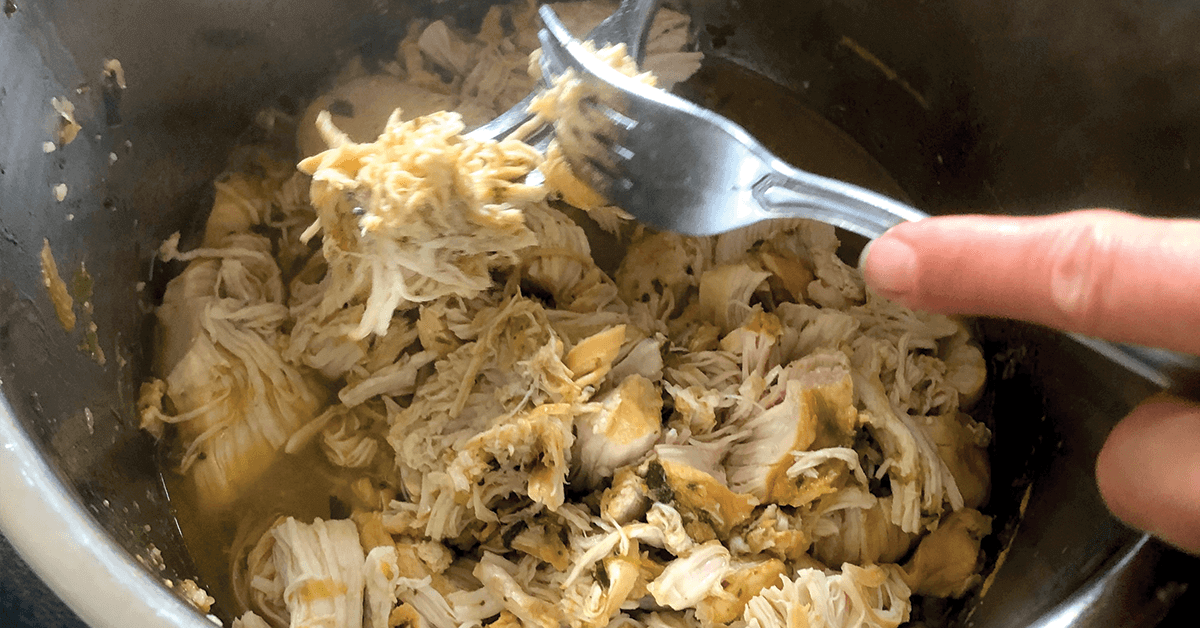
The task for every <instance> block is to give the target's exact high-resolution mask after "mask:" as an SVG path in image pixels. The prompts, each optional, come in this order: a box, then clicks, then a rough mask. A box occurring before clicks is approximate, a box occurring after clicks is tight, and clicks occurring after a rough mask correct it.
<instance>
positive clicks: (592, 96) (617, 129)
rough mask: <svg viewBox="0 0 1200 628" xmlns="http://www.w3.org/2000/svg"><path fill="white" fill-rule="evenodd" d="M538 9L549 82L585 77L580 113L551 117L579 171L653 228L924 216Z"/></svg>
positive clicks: (869, 225) (711, 230)
mask: <svg viewBox="0 0 1200 628" xmlns="http://www.w3.org/2000/svg"><path fill="white" fill-rule="evenodd" d="M538 13H539V16H540V17H541V19H542V23H543V25H544V26H545V28H543V29H542V30H541V31H540V32H539V33H538V38H539V39H540V40H541V44H542V74H543V77H544V80H548V81H552V80H553V77H557V76H559V75H561V74H563V73H564V72H565V71H567V70H568V69H572V70H574V71H575V72H576V73H577V74H578V75H579V76H580V77H581V79H582V80H585V81H588V83H587V87H588V89H587V94H588V95H587V96H586V97H585V98H583V99H582V100H581V101H580V105H579V111H577V112H575V114H577V115H570V116H567V117H565V118H563V119H562V120H558V121H556V122H555V133H556V136H557V139H558V141H559V143H560V145H561V146H562V149H563V154H564V156H565V157H566V158H567V161H568V163H570V165H571V168H572V169H573V170H574V171H575V174H576V175H577V176H579V177H580V178H581V179H583V180H584V181H585V182H586V183H587V184H588V185H590V186H592V188H593V189H595V190H596V191H597V192H598V193H600V194H601V195H602V196H604V197H605V198H606V199H607V200H608V201H609V202H610V203H612V204H613V205H616V206H618V207H621V208H622V209H624V210H625V211H627V212H629V213H630V214H633V216H635V217H636V218H637V219H638V220H640V221H642V222H645V223H648V224H650V225H652V226H654V227H657V228H660V229H665V230H670V231H676V232H679V233H684V234H689V235H712V234H717V233H724V232H726V231H731V230H733V229H737V228H739V227H745V226H747V225H750V224H754V223H756V222H760V221H762V220H766V219H769V218H786V217H799V218H811V219H814V220H819V221H821V222H826V223H829V224H832V225H834V226H837V227H842V228H844V229H848V230H850V231H853V232H855V233H858V234H861V235H863V236H866V237H868V238H876V237H878V236H880V235H881V234H883V232H884V231H886V230H887V229H888V228H889V227H892V226H894V225H896V224H899V223H901V222H904V221H906V220H918V219H920V218H924V217H926V216H927V214H925V213H922V212H921V211H918V210H917V209H914V208H912V207H910V206H908V205H906V204H904V203H901V202H899V201H897V200H895V199H892V198H888V197H886V196H883V195H881V194H877V193H875V192H872V191H870V190H867V189H864V188H861V187H858V186H856V185H851V184H849V183H846V182H844V181H838V180H836V179H830V178H827V177H822V176H818V175H815V174H812V173H811V172H806V171H804V170H800V169H798V168H795V167H793V166H791V165H788V164H787V163H785V162H784V161H783V160H781V159H779V158H778V157H776V156H774V155H772V154H771V153H770V152H769V151H767V149H766V148H764V147H763V146H762V144H759V143H758V142H757V141H756V140H755V139H754V138H753V137H751V136H750V134H749V133H747V132H746V130H745V129H743V128H742V127H740V126H738V125H736V124H734V123H733V122H731V121H730V120H728V119H726V118H724V117H722V116H720V115H717V114H716V113H713V112H712V111H708V110H706V109H703V108H701V107H698V106H696V105H694V104H692V103H690V102H688V101H686V100H683V99H682V98H679V97H677V96H673V95H671V94H669V93H667V92H665V91H663V90H660V89H655V88H653V87H650V86H648V85H645V84H643V83H641V82H639V81H637V80H634V79H632V78H630V77H628V76H625V75H623V74H621V73H620V72H617V71H616V70H614V69H613V68H611V67H609V66H607V65H605V64H604V63H602V62H600V61H599V60H597V59H596V58H595V57H594V56H593V55H591V54H589V53H588V52H587V51H585V50H584V49H583V47H582V46H581V45H580V43H579V42H578V41H577V40H575V39H574V38H573V37H571V34H570V33H568V32H567V30H566V29H565V28H564V27H563V24H562V22H561V21H559V19H558V16H557V15H555V13H554V10H553V9H551V8H550V7H546V6H543V7H542V8H541V9H540V10H539V12H538Z"/></svg>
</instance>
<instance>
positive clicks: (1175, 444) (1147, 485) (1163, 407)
mask: <svg viewBox="0 0 1200 628" xmlns="http://www.w3.org/2000/svg"><path fill="white" fill-rule="evenodd" d="M1096 481H1097V483H1098V484H1099V486H1100V493H1101V494H1102V495H1103V496H1104V500H1105V502H1107V504H1108V508H1109V510H1111V511H1112V512H1113V514H1115V515H1116V516H1118V517H1120V518H1121V519H1122V520H1124V521H1125V522H1126V523H1128V524H1130V525H1132V526H1134V527H1136V528H1140V529H1142V530H1145V531H1147V532H1149V533H1151V534H1154V535H1155V536H1158V537H1160V538H1162V539H1163V540H1164V541H1166V542H1168V543H1171V544H1172V545H1175V546H1176V547H1178V548H1180V549H1183V550H1185V551H1188V552H1192V553H1200V406H1197V405H1194V404H1191V403H1188V402H1184V401H1181V400H1175V399H1167V398H1159V399H1157V400H1154V401H1150V402H1147V403H1145V404H1142V405H1141V406H1139V407H1138V408H1137V409H1136V410H1134V411H1133V413H1131V414H1130V415H1129V416H1128V417H1126V418H1125V419H1124V420H1122V421H1121V422H1120V423H1118V424H1117V427H1116V428H1114V429H1113V431H1112V434H1110V435H1109V437H1108V440H1107V441H1106V442H1105V443H1104V448H1103V449H1101V451H1100V456H1099V457H1098V458H1097V461H1096Z"/></svg>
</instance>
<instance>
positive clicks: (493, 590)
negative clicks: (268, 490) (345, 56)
mask: <svg viewBox="0 0 1200 628" xmlns="http://www.w3.org/2000/svg"><path fill="white" fill-rule="evenodd" d="M614 6H615V3H613V2H601V1H599V0H593V1H588V2H581V3H571V4H564V5H561V7H560V9H561V11H560V13H561V14H562V15H563V17H564V19H565V20H566V22H567V23H568V25H569V27H570V28H571V29H572V30H573V31H575V32H577V33H582V32H585V31H586V30H587V29H588V28H590V27H591V26H592V25H594V24H595V23H597V22H598V21H599V20H600V19H601V18H602V17H604V16H605V15H607V14H609V13H610V12H611V11H612V9H613V8H614ZM534 9H535V5H534V3H533V2H519V3H515V4H512V5H507V6H497V7H493V8H492V9H491V10H489V11H488V13H487V15H486V17H485V18H484V19H483V22H482V24H481V25H480V27H479V31H478V32H465V31H463V30H461V29H459V28H457V27H455V26H453V25H452V24H451V23H449V22H447V21H433V22H428V21H416V22H414V23H413V25H412V26H411V28H410V30H409V32H408V36H407V37H405V38H404V39H403V41H402V42H401V43H400V45H399V49H398V53H397V57H396V60H395V61H394V62H392V63H386V64H384V65H383V67H382V71H380V72H375V73H370V72H368V71H367V69H366V68H365V66H364V65H363V64H362V63H361V62H358V61H355V62H352V63H351V64H350V66H349V67H347V68H346V70H345V71H344V72H343V73H342V74H341V75H340V76H339V77H338V79H337V83H336V85H335V87H334V88H333V89H332V90H331V91H329V92H328V93H327V94H326V95H324V96H322V97H319V98H318V99H317V100H315V101H314V102H313V104H312V105H311V106H310V107H309V109H308V111H307V112H305V114H304V115H303V116H302V118H301V120H300V122H299V124H298V128H297V129H296V130H297V138H296V141H297V145H298V147H299V150H300V152H301V154H302V155H303V158H302V160H301V161H300V162H299V172H296V171H294V170H293V169H292V168H291V167H290V165H289V164H287V163H281V162H279V161H277V160H276V159H274V158H271V157H269V156H268V154H267V153H265V152H255V151H249V152H247V153H246V154H245V155H242V157H241V158H240V159H239V160H234V161H233V162H232V163H233V165H232V166H231V171H230V172H229V173H227V174H226V175H223V176H222V177H221V179H219V180H218V181H217V183H216V192H217V193H216V198H215V201H214V206H213V210H212V213H211V215H210V217H209V220H208V223H207V226H206V229H205V231H204V234H203V241H202V242H201V243H200V245H199V246H198V247H195V248H192V249H190V250H186V251H181V250H180V245H179V242H180V239H179V236H178V235H176V236H175V237H173V238H172V239H170V240H169V241H167V242H166V243H165V244H164V245H163V247H162V249H161V251H160V253H161V258H162V259H163V260H166V261H170V260H177V261H179V262H181V263H182V265H183V268H182V271H181V272H180V273H179V274H178V276H177V277H176V278H175V279H174V280H172V281H171V283H170V284H169V286H168V288H167V290H166V294H165V295H164V297H163V302H162V304H161V306H160V307H159V308H158V312H157V316H158V321H159V326H158V335H159V343H158V351H157V357H156V369H155V377H154V378H152V379H150V380H149V381H147V382H145V383H144V385H143V387H142V391H141V394H140V396H139V407H140V408H141V411H142V420H143V427H144V428H145V429H146V430H148V431H149V432H150V433H152V434H154V435H155V436H158V437H162V438H170V439H171V440H170V441H169V442H170V445H171V450H172V451H173V452H174V454H175V459H177V460H178V468H177V470H178V471H179V472H181V473H183V474H184V475H185V476H186V478H187V480H188V481H189V482H191V483H192V484H193V485H194V486H195V488H196V489H197V490H196V493H197V495H198V499H200V500H201V503H202V504H203V507H204V508H211V509H230V510H234V511H236V510H237V508H239V507H240V505H243V504H245V503H247V500H254V499H255V498H256V497H255V495H256V494H255V492H254V490H252V487H254V486H255V482H256V481H257V479H258V478H260V477H263V476H264V474H266V473H268V470H269V469H270V468H271V467H272V465H274V464H276V463H278V462H279V461H280V460H291V458H288V457H292V456H295V457H297V458H296V460H303V461H304V462H303V464H308V465H312V466H313V467H314V473H315V472H316V469H317V468H319V469H323V470H325V471H326V472H330V473H335V474H340V475H337V477H341V478H345V484H346V486H345V490H344V491H341V492H339V493H338V496H337V498H336V499H333V500H331V504H330V506H329V509H328V515H321V516H320V517H317V518H313V517H312V516H311V515H309V516H308V517H304V518H301V517H299V516H298V515H295V514H293V513H287V512H285V513H282V516H279V514H280V513H274V514H272V516H271V518H269V519H267V520H265V521H256V522H250V523H247V524H246V525H245V526H243V527H242V528H240V529H243V530H245V531H246V532H244V533H241V532H240V533H239V534H242V537H243V538H242V539H241V541H239V543H240V545H239V546H238V548H239V549H237V551H234V552H233V554H234V557H233V558H234V565H233V569H232V570H231V571H232V573H233V574H234V578H235V580H236V581H235V582H234V587H233V588H234V590H235V591H236V595H237V598H238V599H237V606H239V607H238V608H236V613H237V615H238V616H239V617H238V619H237V620H236V621H235V622H234V625H235V626H241V627H242V628H263V627H264V626H272V627H274V628H282V627H284V626H289V627H300V626H330V627H334V626H336V627H337V628H357V627H358V626H363V627H364V628H393V627H397V626H401V627H411V628H475V627H482V626H494V627H496V628H509V627H512V628H516V627H517V626H539V627H543V628H556V627H558V626H570V627H571V628H601V627H606V628H607V627H611V628H618V627H626V626H628V627H630V628H635V627H636V628H649V627H663V628H684V627H687V628H692V627H696V626H703V627H706V628H707V627H710V626H732V627H735V628H749V627H752V626H753V627H756V628H775V627H779V628H782V627H784V626H789V627H790V626H812V627H818V626H829V627H868V626H869V627H884V626H886V627H895V626H899V625H900V624H902V623H903V622H905V621H907V620H908V619H909V615H910V611H911V609H912V605H913V602H912V597H913V596H914V595H931V596H940V597H946V596H951V597H955V596H962V595H965V594H966V593H968V592H969V591H970V590H972V588H973V587H975V586H976V585H977V584H978V583H979V581H980V574H979V570H980V567H981V564H982V561H981V559H980V540H981V539H982V538H983V536H985V535H986V534H988V533H990V529H991V521H990V519H989V518H988V517H986V516H984V515H982V514H980V512H979V511H978V510H977V509H978V508H981V507H984V506H985V504H986V502H987V499H988V497H989V492H990V491H989V487H990V471H989V467H988V464H987V459H986V454H987V448H988V445H989V441H990V437H991V433H990V431H989V430H988V429H987V427H985V426H984V425H982V424H980V423H978V422H977V421H975V420H974V419H973V418H971V416H970V415H969V412H970V410H971V408H972V406H973V404H974V403H975V402H976V401H977V400H978V399H979V397H980V395H981V393H982V390H983V389H984V385H985V377H986V369H985V368H984V362H983V356H982V353H981V352H980V351H979V349H978V348H977V347H976V346H974V345H973V344H972V341H971V338H970V335H969V333H968V332H967V329H966V328H965V327H964V326H963V325H962V324H961V323H959V322H957V321H954V320H951V319H948V318H945V317H941V316H934V315H928V314H923V313H916V312H912V311H909V310H906V309H904V308H902V307H900V306H898V305H896V304H893V303H890V302H888V301H886V300H884V299H881V298H880V297H878V295H875V294H874V293H872V292H871V291H870V290H868V289H867V288H866V287H865V286H864V284H863V282H862V278H861V277H860V275H859V274H858V272H857V271H856V270H855V269H853V268H851V267H849V266H847V265H846V264H845V263H843V262H842V261H841V260H840V258H839V257H838V256H837V249H838V247H839V242H838V240H837V238H836V234H835V232H834V229H833V228H832V227H830V226H828V225H823V224H819V223H812V222H808V221H803V220H780V221H774V222H770V223H763V224H760V225H755V226H753V227H749V228H746V229H742V230H739V231H736V232H733V233H729V234H724V235H721V236H716V237H709V238H695V237H685V236H680V235H676V234H668V233H656V232H653V231H651V230H649V229H647V228H644V227H635V228H631V229H626V230H624V231H623V232H622V233H624V237H625V239H624V240H623V242H622V244H623V246H624V247H625V249H624V254H623V258H622V261H621V263H620V266H619V268H617V269H616V271H615V272H613V273H611V274H610V273H608V272H606V271H605V270H602V269H601V267H600V266H599V265H598V264H597V262H596V257H597V256H596V255H594V254H593V253H594V251H593V250H592V243H591V242H590V241H589V239H588V236H587V235H586V233H585V231H584V229H583V228H581V226H580V225H578V224H576V223H575V222H574V221H573V220H572V219H571V218H570V217H569V216H571V215H578V214H577V213H572V212H573V211H574V209H570V210H567V209H564V207H563V204H566V205H569V206H572V207H573V208H575V209H581V210H584V211H586V212H589V215H590V216H591V217H592V218H593V219H595V220H596V221H597V222H599V223H600V224H601V225H602V226H604V227H607V228H609V229H610V230H613V231H617V227H619V226H620V225H621V224H622V222H623V221H625V220H627V217H626V215H625V214H624V212H623V211H621V210H620V208H616V207H606V206H605V205H604V203H603V200H602V199H599V198H598V197H596V195H595V194H594V193H593V192H592V191H591V190H589V189H587V188H586V186H584V185H583V184H582V183H581V182H580V181H579V180H578V179H576V178H575V177H574V174H573V173H572V172H571V171H570V168H569V165H568V164H567V163H566V162H565V160H563V159H562V155H561V151H560V150H559V149H558V148H557V147H556V146H551V148H550V149H549V151H548V152H547V153H546V154H542V153H539V152H538V151H537V150H535V149H534V148H533V147H531V146H529V145H527V144H525V143H524V142H522V141H521V137H523V135H522V134H523V133H524V131H518V132H517V133H516V134H514V136H513V137H510V138H505V139H502V140H500V141H475V140H471V139H467V138H466V137H464V135H463V132H464V131H465V130H466V129H469V128H470V127H472V126H474V125H476V124H479V123H481V122H483V121H485V120H487V119H489V118H491V117H492V116H494V115H496V114H497V113H498V112H499V111H501V110H503V109H505V108H506V107H507V106H508V105H509V104H511V103H512V102H515V101H516V100H517V99H519V98H520V97H521V96H522V95H524V94H525V93H527V92H528V90H529V89H530V87H531V86H532V85H533V79H532V78H531V77H530V76H529V75H528V71H527V69H528V66H529V65H530V64H529V61H528V60H529V57H530V54H531V53H533V51H534V48H535V47H536V37H535V36H534V35H533V32H532V30H531V29H529V28H527V27H526V25H529V24H532V23H534V18H533V15H534ZM687 36H688V21H687V18H686V17H685V16H683V15H681V14H679V13H675V12H673V11H671V10H668V9H663V10H661V11H660V13H659V15H658V17H657V18H656V21H655V24H654V27H653V28H652V30H651V36H650V42H649V45H648V50H649V56H648V60H647V64H646V68H641V69H639V68H637V67H636V66H634V65H633V64H632V62H631V60H629V59H628V57H626V56H624V51H623V49H622V48H620V47H615V48H606V49H602V50H599V51H597V52H596V54H597V55H599V56H600V57H601V58H602V59H604V60H605V61H607V62H609V63H611V64H613V65H614V66H615V67H618V68H619V69H621V70H622V71H625V72H626V73H628V74H630V75H632V76H637V77H639V78H640V79H641V80H644V81H646V82H648V83H652V84H653V83H654V81H656V80H657V81H659V84H660V85H667V86H669V85H670V84H672V83H674V82H677V81H679V80H684V79H686V78H687V77H688V76H690V74H691V73H692V72H694V71H695V70H696V69H697V67H698V65H699V58H700V57H699V53H696V52H693V51H691V50H690V48H689V42H688V39H687ZM533 65H534V66H536V64H533ZM646 69H649V70H650V72H645V70H646ZM582 89H583V88H582V87H581V85H580V83H579V82H578V81H575V80H573V79H571V78H570V77H568V78H566V79H565V80H560V81H559V82H558V83H557V84H556V85H555V86H554V87H553V88H552V89H551V90H549V91H548V92H547V93H546V94H544V95H543V96H542V97H541V98H540V99H539V100H538V101H537V103H536V104H535V105H534V107H533V109H534V111H535V112H536V113H537V114H538V115H539V116H541V117H543V118H546V119H553V118H557V117H559V116H568V115H577V113H576V112H577V111H578V107H577V106H575V105H576V104H577V102H576V100H577V99H578V98H579V97H580V96H581V93H582V91H581V90H582ZM270 120H271V121H275V122H278V124H275V125H274V126H271V125H268V126H271V128H274V129H275V131H276V132H280V131H282V132H287V131H288V129H289V128H290V126H289V125H291V124H295V120H291V122H288V120H289V118H288V117H287V116H284V115H283V114H277V115H273V116H271V117H270ZM264 128H266V127H264ZM526 130H527V129H526ZM537 169H540V170H541V172H542V174H543V175H544V179H545V181H544V182H539V178H538V177H536V176H534V177H528V175H530V174H531V173H533V171H534V170H537ZM168 428H169V429H168ZM310 456H311V457H310ZM329 470H332V471H329ZM258 490H261V488H260V489H258ZM322 498H323V496H322ZM289 515H292V516H289ZM263 530H265V532H263ZM223 603H224V602H223Z"/></svg>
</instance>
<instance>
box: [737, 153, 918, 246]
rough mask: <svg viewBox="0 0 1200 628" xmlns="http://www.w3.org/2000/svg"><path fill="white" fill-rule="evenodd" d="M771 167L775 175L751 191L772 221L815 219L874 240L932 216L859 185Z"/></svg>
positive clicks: (783, 165) (775, 165)
mask: <svg viewBox="0 0 1200 628" xmlns="http://www.w3.org/2000/svg"><path fill="white" fill-rule="evenodd" d="M770 166H771V169H772V170H773V172H768V173H767V174H765V175H763V176H762V177H761V178H759V179H758V180H757V181H755V183H754V184H753V185H752V186H751V189H750V191H751V194H752V196H753V197H754V200H755V201H756V202H757V203H758V205H759V207H761V208H762V210H763V211H764V212H766V213H767V214H768V216H769V217H771V218H783V217H800V218H811V219H813V220H819V221H821V222H826V223H829V224H831V225H834V226H836V227H841V228H843V229H846V230H847V231H852V232H854V233H857V234H859V235H862V236H865V237H867V238H869V239H872V240H873V239H875V238H878V237H879V236H881V235H883V232H884V231H887V230H888V229H890V228H892V227H894V226H896V225H898V224H900V223H902V222H906V221H911V220H920V219H922V218H928V217H929V214H926V213H925V212H922V211H920V210H918V209H916V208H914V207H911V206H909V205H907V204H905V203H901V202H900V201H897V200H895V199H893V198H891V197H888V196H884V195H882V194H879V193H876V192H872V191H870V190H868V189H866V188H862V187H859V186H857V185H853V184H850V183H846V182H844V181H838V180H836V179H830V178H828V177H822V176H820V175H815V174H812V173H810V172H804V171H801V170H798V169H796V168H793V167H791V166H789V165H787V164H786V163H783V162H782V161H778V160H776V161H775V163H772V164H771V165H770Z"/></svg>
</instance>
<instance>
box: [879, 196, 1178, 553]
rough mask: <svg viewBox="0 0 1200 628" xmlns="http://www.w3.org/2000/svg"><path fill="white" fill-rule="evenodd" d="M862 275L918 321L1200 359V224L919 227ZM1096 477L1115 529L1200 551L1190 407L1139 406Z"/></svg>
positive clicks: (967, 221)
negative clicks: (938, 318) (1020, 323)
mask: <svg viewBox="0 0 1200 628" xmlns="http://www.w3.org/2000/svg"><path fill="white" fill-rule="evenodd" d="M860 265H861V266H862V268H863V273H864V276H865V278H866V281H867V285H869V286H871V287H872V288H873V289H874V290H875V291H876V292H878V293H879V294H881V295H883V296H886V297H887V298H889V299H892V300H893V301H896V302H899V303H902V304H904V305H907V306H909V307H912V308H914V309H921V310H926V311H931V312H941V313H945V314H964V315H979V316H1001V317H1007V318H1016V319H1022V320H1026V321H1030V322H1034V323H1040V324H1042V325H1047V326H1050V327H1055V328H1058V329H1062V330H1066V331H1072V332H1079V333H1082V334H1086V335H1090V336H1096V337H1099V338H1105V339H1108V340H1113V341H1117V342H1128V343H1134V344H1141V345H1147V346H1153V347H1160V348H1163V349H1170V350H1173V351H1180V352H1185V353H1190V354H1193V355H1200V221H1196V220H1162V219H1150V218H1141V217H1137V216H1133V215H1129V214H1123V213H1119V212H1113V211H1099V210H1096V211H1079V212H1070V213H1066V214H1059V215H1055V216H1047V217H1038V218H1015V217H992V216H947V217H940V218H929V219H926V220H921V221H918V222H911V223H904V224H901V225H898V226H896V227H894V228H892V229H891V230H889V231H888V232H887V233H885V234H884V235H883V236H881V237H879V238H878V239H876V240H875V241H874V242H872V243H871V245H870V247H869V248H868V250H866V251H864V252H863V258H862V261H861V263H860ZM1096 478H1097V482H1098V484H1099V486H1100V492H1101V494H1102V495H1103V496H1104V499H1105V501H1106V502H1107V503H1108V506H1109V508H1110V509H1111V510H1112V511H1113V513H1114V514H1116V515H1117V516H1118V517H1120V518H1121V519H1123V520H1124V521H1126V522H1127V523H1129V524H1130V525H1133V526H1136V527H1138V528H1141V529H1143V530H1146V531H1148V532H1150V533H1152V534H1154V535H1156V536H1159V537H1160V538H1162V539H1164V540H1166V541H1167V542H1169V543H1171V544H1173V545H1175V546H1177V547H1179V548H1181V549H1184V550H1187V551H1189V552H1193V553H1200V406H1198V405H1195V404H1192V403H1189V402H1185V401H1182V400H1172V399H1161V398H1159V399H1153V400H1150V401H1148V402H1146V403H1143V404H1142V405H1141V406H1139V407H1138V408H1136V409H1135V410H1134V411H1133V412H1132V413H1131V414H1130V415H1129V416H1128V417H1126V418H1125V419H1124V420H1122V421H1121V422H1120V423H1119V424H1118V425H1117V427H1116V428H1115V429H1114V430H1113V431H1112V433H1111V434H1110V435H1109V437H1108V440H1107V441H1106V442H1105V444H1104V447H1103V449H1102V450H1101V452H1100V455H1099V458H1098V460H1097V464H1096Z"/></svg>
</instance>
